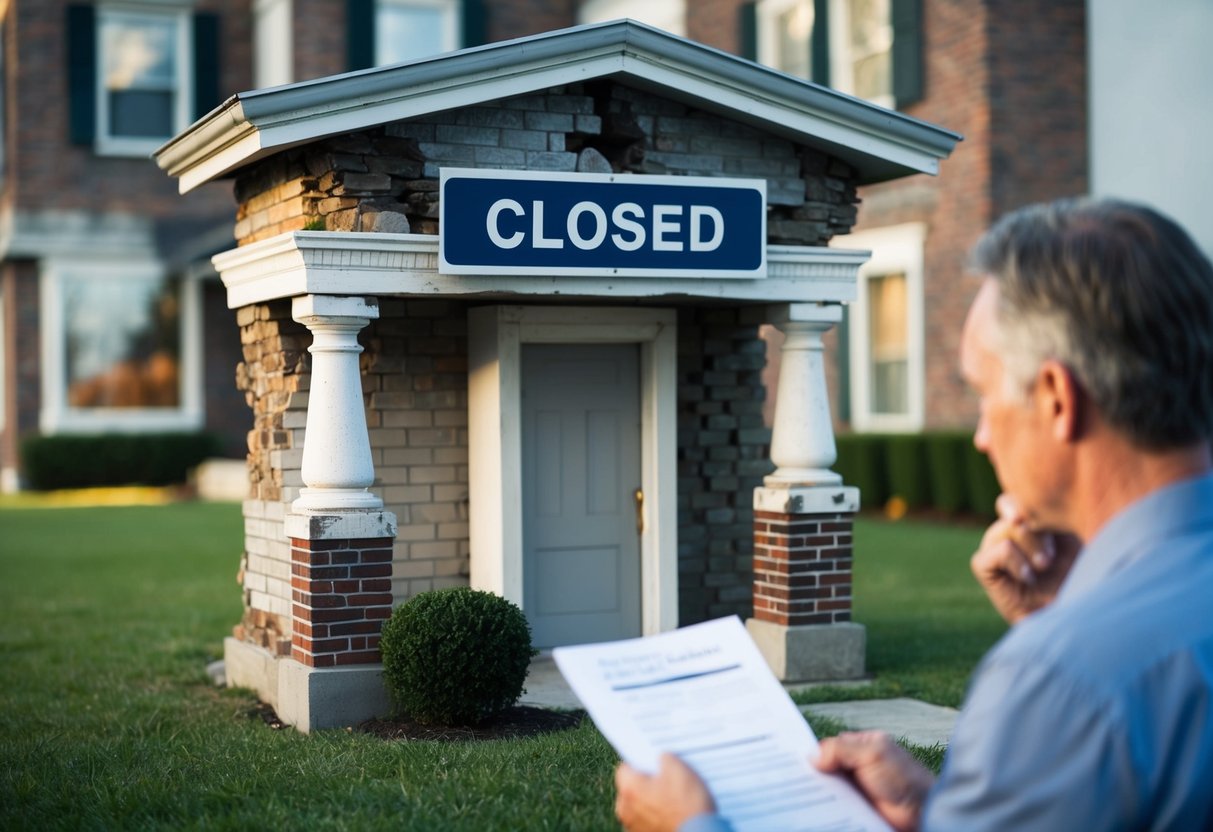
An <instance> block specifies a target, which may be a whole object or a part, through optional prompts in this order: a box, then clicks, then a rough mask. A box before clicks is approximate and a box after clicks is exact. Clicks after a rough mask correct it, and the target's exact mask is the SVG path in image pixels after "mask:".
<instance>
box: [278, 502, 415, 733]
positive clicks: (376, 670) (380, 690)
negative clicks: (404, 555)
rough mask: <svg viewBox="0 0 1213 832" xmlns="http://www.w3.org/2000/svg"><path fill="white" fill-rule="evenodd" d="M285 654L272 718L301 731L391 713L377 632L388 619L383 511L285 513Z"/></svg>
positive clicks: (389, 530) (391, 530)
mask: <svg viewBox="0 0 1213 832" xmlns="http://www.w3.org/2000/svg"><path fill="white" fill-rule="evenodd" d="M284 526H285V531H286V536H287V538H288V539H289V540H290V542H291V596H292V604H291V626H292V633H291V657H290V658H289V659H285V660H282V661H281V662H279V665H278V668H277V675H278V684H277V688H278V701H277V705H276V707H277V711H278V716H279V717H280V718H281V719H282V721H283V722H286V723H288V724H290V725H294V726H295V727H296V728H298V729H299V730H300V731H304V732H307V731H312V730H316V729H319V728H336V727H342V726H346V725H356V724H357V723H359V722H362V721H364V720H367V719H370V718H371V717H375V716H383V715H385V714H387V713H390V711H391V700H390V698H389V696H388V694H387V691H386V690H385V689H384V686H383V666H382V664H381V662H380V657H379V634H380V631H381V629H382V627H383V622H384V621H385V620H387V618H388V617H389V616H391V614H392V541H393V540H394V539H395V537H396V518H395V516H394V515H393V514H392V513H391V512H388V511H382V510H370V511H358V510H352V511H330V512H323V513H321V512H314V513H295V514H288V515H287V516H286V520H285V523H284Z"/></svg>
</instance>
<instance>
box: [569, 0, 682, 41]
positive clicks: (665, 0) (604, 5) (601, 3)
mask: <svg viewBox="0 0 1213 832" xmlns="http://www.w3.org/2000/svg"><path fill="white" fill-rule="evenodd" d="M623 18H630V19H632V20H635V21H638V22H640V23H645V24H647V25H649V26H654V27H656V28H658V29H662V30H664V31H666V32H669V33H670V34H672V35H678V36H679V37H686V33H687V3H686V0H658V2H654V0H584V2H583V3H582V4H581V6H580V7H579V8H578V9H577V22H578V23H605V22H606V21H608V20H620V19H623Z"/></svg>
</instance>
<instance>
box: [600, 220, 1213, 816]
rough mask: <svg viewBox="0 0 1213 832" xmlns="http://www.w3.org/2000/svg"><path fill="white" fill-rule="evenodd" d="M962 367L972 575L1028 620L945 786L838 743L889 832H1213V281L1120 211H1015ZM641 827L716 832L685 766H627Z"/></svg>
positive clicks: (993, 247) (621, 807)
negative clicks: (977, 407) (994, 514)
mask: <svg viewBox="0 0 1213 832" xmlns="http://www.w3.org/2000/svg"><path fill="white" fill-rule="evenodd" d="M973 269H974V271H975V272H976V273H978V274H980V275H982V276H983V277H984V278H985V279H984V281H983V284H982V286H981V289H980V290H979V291H978V294H977V297H976V299H975V300H974V302H973V306H972V309H971V310H970V312H969V317H968V320H967V321H966V323H965V330H964V336H963V339H962V345H961V368H962V371H963V373H964V375H965V377H966V379H967V380H968V381H969V383H970V384H971V385H972V386H973V387H974V388H975V390H976V391H977V393H978V395H979V397H980V400H981V415H980V419H979V422H978V426H977V430H976V433H975V435H974V439H973V441H974V443H975V444H976V445H977V447H978V448H979V449H980V450H982V451H984V452H985V453H986V454H987V455H989V457H990V460H991V462H992V463H993V464H994V468H995V471H996V472H997V474H998V478H999V482H1000V483H1001V485H1002V488H1003V495H1002V496H1001V497H1000V498H999V500H998V505H997V509H998V515H999V517H998V520H997V521H996V522H995V523H994V524H993V525H992V526H991V527H990V529H989V530H988V531H987V532H986V534H985V536H984V538H983V539H982V542H981V545H980V547H979V548H978V551H977V552H976V553H975V554H974V555H973V558H972V568H973V572H974V574H975V575H976V576H977V578H978V580H979V581H980V582H981V584H982V586H983V588H984V589H985V590H986V592H987V594H988V595H989V596H990V599H991V601H992V602H993V603H994V606H995V607H996V608H997V609H998V611H999V612H1000V613H1001V614H1002V615H1003V617H1004V618H1006V619H1007V621H1008V622H1010V623H1011V624H1012V625H1013V626H1012V627H1011V629H1010V630H1009V631H1008V632H1007V634H1006V636H1005V637H1004V638H1003V639H1002V640H1001V641H1000V642H999V643H998V644H997V645H996V646H995V647H994V648H993V649H992V650H991V651H990V653H989V654H988V655H987V656H986V657H985V659H983V661H982V663H981V665H980V666H979V667H978V669H977V671H976V673H975V675H974V678H973V681H972V684H971V687H970V690H969V694H968V697H967V700H966V702H965V705H964V708H963V710H962V712H961V716H960V719H959V721H958V723H957V725H956V730H955V732H954V734H953V737H952V743H951V747H950V748H949V751H948V755H947V758H946V760H945V762H944V767H943V772H942V774H941V775H940V777H939V779H938V781H933V778H932V777H931V775H930V774H929V773H928V772H927V771H926V770H925V769H923V768H922V767H921V766H920V765H919V764H918V763H917V762H916V761H915V760H913V758H911V757H910V756H909V755H908V754H907V753H906V752H905V751H903V750H902V749H901V748H900V747H898V746H897V745H896V744H895V743H893V742H892V741H891V740H890V739H889V738H888V736H887V735H883V734H877V733H860V734H843V735H841V736H839V737H836V738H832V739H826V740H823V741H822V743H821V754H820V757H819V758H818V759H817V761H816V764H817V766H818V767H819V768H821V769H822V770H824V771H830V772H838V773H842V774H845V775H847V776H849V777H850V778H851V780H852V781H853V782H854V783H855V785H856V786H857V787H858V788H859V790H860V791H861V792H862V793H863V794H864V795H865V796H866V797H867V798H868V800H869V801H870V802H871V803H872V804H873V806H874V807H875V808H876V809H877V810H878V811H879V812H880V813H881V814H882V815H883V816H884V817H885V819H886V820H887V821H888V822H889V823H890V824H891V825H892V826H893V827H894V828H895V829H898V830H912V829H919V828H921V829H925V830H965V832H973V830H986V829H989V830H1011V829H1017V830H1018V829H1044V830H1084V831H1085V830H1104V829H1158V830H1163V829H1166V830H1209V829H1213V451H1211V447H1210V435H1211V434H1213V265H1211V264H1210V262H1209V260H1208V258H1206V257H1205V256H1204V255H1203V254H1202V253H1201V252H1200V251H1199V250H1198V249H1197V247H1196V245H1195V244H1194V243H1193V241H1192V240H1191V239H1190V238H1189V237H1188V235H1187V234H1186V233H1185V232H1184V231H1183V230H1182V229H1181V228H1180V227H1179V226H1178V225H1176V224H1175V223H1174V222H1173V221H1171V220H1170V219H1168V218H1166V217H1164V216H1162V215H1161V214H1159V213H1157V212H1156V211H1153V210H1151V209H1149V208H1146V207H1144V206H1140V205H1134V204H1130V203H1125V202H1118V201H1111V200H1067V201H1061V202H1056V203H1052V204H1049V205H1040V206H1032V207H1029V208H1025V209H1022V210H1020V211H1017V212H1014V213H1013V214H1010V215H1008V216H1007V217H1005V218H1004V219H1002V220H1001V221H1000V222H998V223H997V224H996V225H995V226H994V227H993V228H992V229H991V230H990V231H989V232H988V233H987V234H986V235H985V237H984V238H983V239H982V240H981V241H980V242H979V243H978V245H977V247H976V249H975V251H974V257H973ZM616 782H617V786H618V791H619V796H618V800H617V802H616V813H617V814H618V815H619V818H620V820H621V821H623V823H624V825H625V826H626V827H627V828H628V829H630V830H646V829H680V830H682V832H706V830H724V829H727V828H728V826H727V824H725V823H724V822H723V821H722V820H721V819H720V818H719V817H718V816H716V815H715V814H714V804H713V803H712V800H711V795H710V794H708V792H707V791H706V789H704V788H703V784H702V782H701V781H699V779H698V778H697V777H696V776H695V774H694V772H692V771H691V770H690V769H689V768H687V767H686V766H685V765H684V764H682V763H681V761H679V760H677V759H676V758H673V757H670V756H666V757H664V758H663V759H662V766H661V769H660V771H659V772H658V773H657V774H656V775H653V776H651V777H650V776H646V775H643V774H640V773H639V772H636V771H635V770H633V769H630V768H628V767H626V766H621V767H620V769H619V771H618V772H617V777H616Z"/></svg>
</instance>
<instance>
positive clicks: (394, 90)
mask: <svg viewBox="0 0 1213 832" xmlns="http://www.w3.org/2000/svg"><path fill="white" fill-rule="evenodd" d="M595 79H613V80H617V81H620V82H621V83H624V84H627V85H629V86H633V87H637V88H640V89H644V90H646V91H649V92H652V93H655V94H658V95H662V96H666V97H669V98H673V99H678V100H681V101H683V102H685V103H687V104H690V105H692V106H694V107H697V108H699V109H702V110H705V111H709V112H714V113H717V114H719V115H722V116H725V117H727V118H731V119H734V120H737V121H740V122H744V123H747V124H750V125H752V126H754V127H756V128H758V129H761V130H764V131H768V132H771V133H774V134H777V135H782V136H784V137H786V138H788V139H790V140H792V141H795V142H798V143H802V144H809V145H812V146H814V147H818V148H820V149H822V150H824V151H826V152H828V153H830V154H832V155H834V156H836V157H838V158H840V159H842V160H843V161H846V162H848V163H849V164H851V165H853V166H854V167H855V168H856V169H857V171H858V172H859V181H860V183H861V184H867V183H872V182H881V181H885V180H888V179H895V178H898V177H901V176H906V175H909V174H913V173H930V174H934V173H937V172H938V169H939V161H940V160H941V159H943V158H946V157H947V156H948V155H949V154H950V153H951V152H952V150H953V148H954V147H955V146H956V143H957V142H958V141H960V139H961V136H960V135H958V134H956V133H953V132H951V131H949V130H945V129H943V128H940V127H937V126H935V125H932V124H928V123H926V122H923V121H919V120H917V119H913V118H910V117H908V116H905V115H902V114H900V113H897V112H894V111H892V110H887V109H885V108H883V107H879V106H876V105H874V104H870V103H868V102H865V101H861V100H859V99H856V98H852V97H851V96H848V95H844V94H842V93H839V92H836V91H834V90H831V89H828V88H826V87H822V86H818V85H817V84H813V83H810V82H808V81H805V80H803V79H799V78H795V77H792V76H790V75H786V74H784V73H781V72H778V71H776V70H773V69H770V68H768V67H764V66H761V65H759V64H756V63H753V62H752V61H747V60H744V59H742V58H738V57H736V56H735V55H730V54H729V53H727V52H723V51H721V50H718V49H714V48H712V47H709V46H704V45H703V44H699V43H695V42H693V41H689V40H686V39H684V38H680V37H677V36H675V35H671V34H668V33H666V32H663V31H660V30H658V29H654V28H651V27H649V26H645V25H643V24H639V23H636V22H635V21H630V20H621V21H614V22H611V23H602V24H593V25H586V26H578V27H574V28H571V29H563V30H560V31H556V32H550V33H547V34H542V35H535V36H531V37H526V38H519V39H517V40H512V41H504V42H501V43H494V44H489V45H487V46H479V47H473V48H470V49H463V50H460V51H458V52H450V53H447V54H443V55H439V56H436V57H432V58H427V59H423V60H418V61H412V62H409V63H403V64H397V65H394V66H387V67H377V68H374V69H367V70H360V71H358V72H350V73H345V74H343V75H334V76H330V77H327V78H320V79H317V80H314V81H303V82H300V83H297V84H290V85H288V86H283V87H272V88H268V89H263V90H253V91H251V92H243V93H239V94H237V95H235V96H233V97H231V98H229V99H228V100H227V101H226V102H224V103H223V104H222V105H220V106H219V107H218V108H216V109H215V110H212V111H211V112H210V113H209V114H207V115H206V116H204V117H203V118H202V119H200V120H199V121H197V122H195V123H194V124H193V125H192V126H190V127H189V128H187V129H186V130H185V132H183V133H181V134H180V135H178V136H176V137H175V138H173V139H172V140H170V141H169V142H168V143H167V144H165V145H164V146H163V147H162V148H160V149H159V150H158V151H156V153H155V159H156V162H157V164H158V165H159V166H160V167H161V168H162V169H163V170H165V171H166V172H167V173H168V174H169V175H170V176H174V177H177V178H178V179H179V180H180V189H181V192H182V193H185V192H187V191H190V190H192V189H193V188H196V187H198V186H199V185H202V184H203V183H205V182H208V181H210V180H212V179H217V178H220V177H223V176H226V175H228V174H230V173H232V172H233V171H235V170H237V169H239V168H241V167H243V166H245V165H247V164H250V163H252V162H255V161H257V160H258V159H262V158H265V157H267V156H270V155H272V154H274V153H277V152H279V151H282V150H285V149H287V148H290V147H294V146H297V145H301V144H306V143H308V142H313V141H317V140H319V139H322V138H325V137H327V136H333V135H339V134H342V133H348V132H351V131H356V130H363V129H367V128H370V127H373V126H376V125H379V124H386V123H389V122H394V121H400V120H403V119H410V118H417V117H421V116H425V115H428V114H431V113H436V112H441V111H444V110H452V109H457V108H460V107H468V106H473V105H477V104H484V103H487V102H491V101H495V100H499V99H503V98H509V97H511V96H516V95H524V94H528V93H533V92H538V91H541V90H545V89H548V88H551V87H555V86H560V85H564V84H573V83H580V82H585V81H591V80H595Z"/></svg>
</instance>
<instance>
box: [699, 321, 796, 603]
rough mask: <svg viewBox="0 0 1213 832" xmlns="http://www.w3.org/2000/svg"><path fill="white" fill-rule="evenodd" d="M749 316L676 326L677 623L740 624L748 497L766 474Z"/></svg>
mask: <svg viewBox="0 0 1213 832" xmlns="http://www.w3.org/2000/svg"><path fill="white" fill-rule="evenodd" d="M753 312H754V310H749V311H747V310H737V309H730V308H726V307H714V308H699V309H690V308H688V309H682V310H680V314H679V319H678V384H679V387H678V594H679V598H678V621H679V623H680V624H690V623H694V622H696V621H703V620H705V619H709V618H716V617H719V616H722V615H731V614H734V613H735V614H737V615H739V616H741V617H742V618H745V617H748V616H749V614H750V609H751V590H752V581H753V553H754V536H753V525H754V511H753V507H752V502H751V501H752V499H753V494H754V489H755V488H756V487H758V486H760V485H762V478H763V476H764V475H766V474H769V473H770V472H771V471H772V470H773V466H772V465H771V462H770V459H769V458H768V455H767V454H768V450H767V449H768V446H769V444H770V441H771V431H770V429H769V428H766V427H765V426H764V425H763V418H762V405H763V398H764V392H765V388H764V387H763V384H762V368H763V365H764V363H765V360H766V359H765V355H764V353H765V350H766V343H765V342H764V341H762V340H761V339H759V338H758V336H757V331H758V322H757V320H756V319H755V316H754V314H753Z"/></svg>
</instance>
